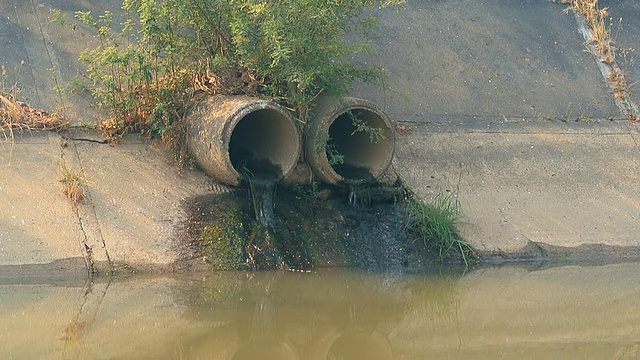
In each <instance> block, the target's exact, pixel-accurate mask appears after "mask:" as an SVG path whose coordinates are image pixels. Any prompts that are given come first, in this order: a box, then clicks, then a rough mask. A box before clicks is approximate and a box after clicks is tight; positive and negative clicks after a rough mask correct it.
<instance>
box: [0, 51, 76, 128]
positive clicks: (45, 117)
mask: <svg viewBox="0 0 640 360" xmlns="http://www.w3.org/2000/svg"><path fill="white" fill-rule="evenodd" d="M23 66H24V61H22V62H21V63H20V68H18V69H17V70H16V76H15V79H14V81H13V82H12V84H11V86H10V87H7V80H8V79H7V78H8V75H7V69H6V67H5V66H4V65H2V68H1V70H0V71H1V72H0V84H1V86H0V131H8V132H9V133H12V131H13V130H15V129H18V130H54V131H58V130H62V129H63V128H65V127H66V126H67V124H68V123H67V122H66V121H65V120H64V118H62V117H60V116H58V115H57V114H49V113H47V112H45V111H44V110H42V109H35V108H33V107H31V106H30V105H29V104H27V103H25V102H22V101H19V100H18V78H19V75H20V69H21V68H22V67H23ZM5 136H6V135H5Z"/></svg>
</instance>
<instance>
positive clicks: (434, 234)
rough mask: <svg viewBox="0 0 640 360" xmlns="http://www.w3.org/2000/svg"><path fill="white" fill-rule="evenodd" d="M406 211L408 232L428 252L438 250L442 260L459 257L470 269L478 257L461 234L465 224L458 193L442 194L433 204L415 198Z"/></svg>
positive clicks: (407, 203) (409, 201) (436, 197)
mask: <svg viewBox="0 0 640 360" xmlns="http://www.w3.org/2000/svg"><path fill="white" fill-rule="evenodd" d="M406 209H407V212H408V219H407V228H408V229H409V230H410V231H413V232H414V233H416V234H417V235H418V236H419V239H421V240H422V241H423V242H424V245H425V246H426V247H427V248H430V249H432V250H434V251H435V253H436V254H437V255H438V258H439V259H444V258H446V257H448V256H451V255H453V254H455V253H459V255H460V256H461V257H462V260H463V261H464V263H465V265H466V266H468V265H469V262H470V260H471V259H472V258H474V257H476V256H477V254H476V252H475V250H473V248H472V247H471V245H469V244H468V243H467V242H466V241H464V239H462V237H461V236H460V234H459V233H458V230H457V228H458V226H459V225H460V224H461V214H460V202H459V201H458V190H457V189H456V191H454V192H450V193H444V192H440V193H438V194H436V195H435V196H434V197H433V200H432V201H431V202H427V201H424V200H421V199H416V198H411V199H409V200H407V202H406Z"/></svg>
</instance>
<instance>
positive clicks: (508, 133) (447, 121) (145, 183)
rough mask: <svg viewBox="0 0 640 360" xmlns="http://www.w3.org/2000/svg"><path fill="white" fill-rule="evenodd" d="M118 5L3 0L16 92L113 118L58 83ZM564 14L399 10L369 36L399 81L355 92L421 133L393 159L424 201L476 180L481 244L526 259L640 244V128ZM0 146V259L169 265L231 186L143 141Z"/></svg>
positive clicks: (81, 115) (410, 6)
mask: <svg viewBox="0 0 640 360" xmlns="http://www.w3.org/2000/svg"><path fill="white" fill-rule="evenodd" d="M119 5H120V1H118V0H110V1H106V2H105V1H80V0H73V1H63V0H44V1H18V0H0V14H2V16H1V17H0V64H3V65H5V66H6V68H7V71H8V77H7V79H5V80H7V82H8V84H5V85H9V86H10V85H12V83H13V81H14V80H12V79H14V78H16V75H17V73H18V69H19V74H20V75H19V76H17V80H18V88H19V96H20V97H21V98H22V99H24V100H26V101H27V102H29V103H31V104H32V105H34V106H37V107H38V106H39V107H43V108H45V109H46V110H49V111H59V112H62V113H64V114H65V115H66V116H67V117H68V118H69V119H70V120H71V122H72V124H74V125H78V124H87V123H88V124H95V123H96V122H97V121H98V119H99V118H100V116H101V114H100V112H99V111H98V110H97V109H96V108H95V105H93V103H92V102H91V101H90V100H88V98H87V96H86V95H87V94H86V93H82V92H81V91H80V92H74V93H66V94H64V96H61V95H60V94H58V93H57V92H56V91H55V90H54V89H55V87H56V82H57V83H58V85H61V86H65V85H68V84H69V83H70V82H71V80H72V78H73V76H75V75H76V74H78V72H80V73H81V72H82V67H81V66H80V64H79V63H78V61H77V56H78V54H79V53H80V51H81V50H82V49H84V48H85V47H91V46H92V42H93V41H95V39H93V37H92V34H91V32H90V31H89V30H88V29H86V27H84V26H83V25H82V24H80V23H79V22H78V21H77V20H75V19H73V13H74V12H75V11H76V10H92V11H93V12H94V13H95V14H99V13H101V12H102V11H103V10H104V9H109V10H113V11H115V12H117V10H118V8H119ZM603 5H607V6H609V8H610V9H609V11H610V13H611V14H612V16H613V17H614V18H616V21H617V18H618V17H620V16H622V17H623V20H622V24H623V25H622V26H616V27H615V28H614V33H615V35H616V39H617V41H618V47H619V48H623V47H624V48H636V49H640V43H639V41H640V38H638V37H637V36H636V33H637V29H638V28H639V26H640V9H639V8H638V5H637V3H636V2H634V1H633V0H626V1H624V0H621V1H607V2H603ZM564 7H565V5H560V4H555V3H552V2H548V1H542V0H540V1H524V0H495V1H484V2H468V1H462V0H444V1H416V0H409V1H408V3H407V4H406V6H405V7H404V8H403V9H401V10H400V11H398V12H396V10H395V9H387V10H383V11H379V12H376V15H378V16H379V18H380V30H379V31H377V32H373V33H372V34H371V39H372V41H373V44H374V46H375V47H376V48H377V49H378V53H377V54H375V55H374V56H373V57H371V58H368V59H366V60H367V61H368V62H372V63H375V64H382V65H384V66H385V67H386V68H388V69H389V78H388V81H387V85H388V86H389V87H390V88H391V89H392V91H387V92H383V91H380V90H377V89H374V88H371V87H367V86H358V87H357V88H356V89H355V90H354V91H353V95H355V96H360V97H363V98H367V99H370V100H372V101H374V102H376V103H378V104H379V105H380V106H382V107H383V108H384V109H385V110H386V111H387V112H388V113H389V114H390V115H391V116H392V118H394V119H395V120H397V121H400V122H403V124H404V125H406V126H410V127H413V130H414V131H413V133H412V134H407V135H399V136H398V149H397V154H396V158H395V160H394V167H395V169H396V170H397V171H398V173H399V174H400V176H401V177H402V179H403V180H404V181H405V182H406V183H407V185H409V186H410V187H411V189H412V190H414V191H415V192H416V193H417V194H419V195H420V196H424V197H426V198H428V197H430V196H432V195H433V194H434V192H437V191H439V190H447V189H449V190H453V189H454V188H455V186H456V184H457V181H458V176H459V175H460V174H461V182H460V184H459V189H460V201H461V205H462V210H463V216H464V220H465V221H466V222H467V223H468V225H467V226H465V228H464V230H463V231H464V234H465V236H466V237H467V238H468V239H469V241H470V242H471V243H472V244H473V245H475V246H477V247H478V248H479V249H480V250H487V251H499V250H501V251H505V252H512V251H517V250H518V249H521V248H522V247H523V246H526V245H527V244H528V242H529V241H540V242H545V243H549V244H555V245H561V246H568V247H573V246H579V245H582V244H596V243H602V244H606V245H614V246H624V247H629V246H638V245H640V244H638V242H640V238H638V237H637V235H636V234H637V226H636V223H637V222H638V221H637V220H638V216H640V214H639V212H640V205H639V202H640V194H639V190H638V186H637V184H638V183H639V180H640V179H639V174H640V171H639V170H640V166H639V164H638V162H639V161H640V156H639V155H640V154H639V152H640V149H639V145H638V144H639V142H640V130H639V129H638V125H637V124H633V123H630V122H623V121H621V116H620V114H619V112H618V110H617V109H616V108H615V104H614V101H613V99H612V95H611V93H610V91H609V89H608V86H607V85H606V84H605V83H604V80H603V78H602V75H601V74H600V72H599V71H598V67H597V66H596V64H595V62H594V59H593V57H592V56H591V55H590V54H588V53H586V52H585V51H584V49H585V47H584V45H583V42H584V39H583V38H582V35H581V34H579V33H578V31H577V27H576V21H575V18H574V16H573V15H572V14H565V13H563V11H562V10H563V9H564ZM54 10H60V11H61V12H62V13H66V14H67V18H66V21H67V24H66V26H64V27H61V26H60V25H58V24H54V23H50V22H49V20H50V19H51V18H52V15H53V13H54ZM71 24H73V27H71V26H70V25H71ZM618 60H619V62H621V66H622V65H624V64H622V60H621V59H620V58H619V59H618ZM22 61H24V66H22V67H21V66H20V63H21V62H22ZM638 68H639V67H638V66H637V65H632V64H631V63H630V62H629V64H628V66H626V67H625V69H626V70H627V72H628V75H629V82H630V83H633V82H634V81H637V79H640V73H638ZM49 69H51V70H49ZM53 75H55V79H56V80H55V81H54V80H53V79H54V76H53ZM76 90H79V89H76ZM393 91H397V92H399V93H401V94H404V95H406V97H408V98H409V100H410V103H406V102H404V101H403V100H402V96H399V95H397V94H395V93H394V92H393ZM634 96H635V98H634V99H635V100H636V101H637V100H638V98H637V95H634ZM578 118H582V119H587V120H588V119H591V118H593V119H599V120H597V121H595V122H591V121H586V122H578V123H576V122H575V121H574V120H575V119H578ZM601 119H614V120H615V121H607V120H601ZM565 121H566V122H565ZM68 136H71V137H72V138H76V139H79V138H91V139H95V134H88V135H87V134H69V135H68ZM0 151H2V154H3V163H2V164H1V165H0V265H8V266H12V265H16V266H17V265H18V264H47V263H51V262H52V261H54V260H59V259H82V261H81V262H77V261H75V262H72V263H73V264H76V265H77V264H82V263H83V262H84V263H85V266H90V262H91V261H90V260H93V261H94V262H95V264H94V266H96V267H97V269H98V270H106V269H108V265H107V262H105V260H107V259H110V260H111V261H113V262H118V263H121V264H123V263H131V264H150V263H153V264H164V265H167V264H171V263H172V262H173V261H175V260H176V259H177V257H179V255H180V254H179V251H178V250H177V249H175V247H174V245H175V244H173V242H172V241H173V238H174V236H175V234H176V231H178V230H177V229H176V228H175V226H176V224H178V223H179V222H180V221H181V220H182V219H184V214H183V213H182V210H180V209H179V207H178V204H179V203H180V201H181V200H182V199H184V198H186V197H190V196H196V195H200V194H204V193H207V192H211V191H218V190H220V189H221V188H217V187H216V186H215V185H213V184H212V183H211V182H210V180H208V179H207V178H205V177H204V176H203V175H202V174H200V173H197V172H189V171H187V172H185V173H184V174H182V175H179V174H178V173H177V171H176V169H175V167H174V166H173V165H172V161H171V160H170V156H169V155H168V154H167V153H166V152H164V151H162V150H160V149H156V148H153V147H152V146H150V145H149V144H148V143H146V142H142V141H125V142H124V143H123V144H120V145H118V146H116V147H110V146H108V145H105V144H98V143H95V142H87V141H82V140H76V141H64V140H63V139H62V138H61V136H59V135H57V134H48V133H45V134H24V135H20V136H17V137H15V138H14V140H8V141H2V145H1V147H0ZM61 161H64V162H65V163H66V164H67V165H68V166H69V167H70V168H72V169H73V170H77V171H79V172H80V174H81V175H82V176H83V178H84V179H85V181H86V187H87V191H88V199H87V201H86V202H85V203H82V204H81V205H80V206H79V207H77V208H75V207H73V206H70V204H69V203H68V202H67V201H66V199H65V198H64V197H63V195H62V194H61V192H60V188H61V184H60V183H59V179H60V173H59V171H60V166H61V165H60V163H61ZM222 190H224V189H222ZM85 245H86V246H85ZM88 249H90V252H91V257H89V252H88ZM4 269H5V270H6V271H16V269H17V268H16V267H4Z"/></svg>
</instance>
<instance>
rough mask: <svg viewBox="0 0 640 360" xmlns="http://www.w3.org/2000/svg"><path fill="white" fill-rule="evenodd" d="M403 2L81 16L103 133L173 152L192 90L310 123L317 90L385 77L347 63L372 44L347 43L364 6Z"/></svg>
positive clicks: (265, 4) (149, 9)
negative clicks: (149, 140)
mask: <svg viewBox="0 0 640 360" xmlns="http://www.w3.org/2000/svg"><path fill="white" fill-rule="evenodd" d="M402 2H404V0H386V1H374V0H332V1H325V0H295V1H291V0H269V1H266V0H189V1H184V0H163V1H160V0H124V1H123V4H122V8H123V9H124V11H125V19H124V21H122V22H120V23H119V24H118V23H116V22H115V21H114V16H113V14H112V13H111V12H109V11H107V12H105V13H104V14H101V15H98V16H97V17H95V16H94V15H93V14H91V12H81V11H79V12H77V13H76V18H78V19H79V20H80V21H82V22H83V23H84V24H85V25H87V26H89V27H91V28H93V29H94V30H95V33H96V35H95V37H96V38H97V39H99V45H98V46H97V47H96V48H93V49H89V50H86V51H85V52H83V53H82V55H81V57H80V60H81V61H82V62H83V63H84V64H85V65H86V66H87V73H86V76H85V80H87V82H88V87H89V88H90V89H91V90H92V93H93V95H94V96H95V97H96V99H97V100H98V104H99V105H100V106H102V107H104V108H106V109H109V111H110V113H111V116H110V118H109V119H108V120H107V121H105V122H103V124H102V125H101V129H102V131H103V132H104V133H105V135H108V136H109V137H111V138H113V139H116V140H117V139H118V138H119V137H120V136H122V135H123V134H124V133H127V132H131V131H136V132H143V133H148V134H149V135H150V136H151V137H153V138H162V139H163V140H165V141H166V142H167V143H168V144H169V145H172V146H174V147H175V145H180V144H183V143H184V139H182V138H181V136H183V131H182V129H181V127H182V125H181V119H182V117H183V116H184V114H185V112H186V111H187V109H188V106H189V104H190V102H191V101H192V100H193V96H194V94H195V93H196V92H197V91H195V90H204V91H205V92H208V93H227V94H249V95H254V96H257V95H262V96H266V97H270V98H273V99H275V100H277V101H280V102H281V103H283V105H285V106H288V107H290V108H293V109H295V110H296V111H297V112H298V117H299V118H300V120H301V121H303V122H305V121H307V112H308V110H309V108H310V107H312V103H313V100H314V99H315V98H316V97H317V96H318V95H319V94H320V93H325V94H333V95H343V94H346V93H347V92H348V90H349V88H350V87H351V85H352V84H353V82H354V81H356V80H365V81H371V82H376V81H379V80H380V79H381V78H382V76H383V74H384V73H383V71H382V69H380V68H375V67H368V66H360V65H355V64H352V63H350V62H349V61H347V59H349V58H350V57H351V56H352V55H354V54H356V53H359V52H366V51H369V48H368V45H367V44H364V43H359V42H348V41H346V40H345V39H346V38H347V37H348V38H357V36H354V34H358V32H361V31H363V30H365V29H366V28H368V27H370V26H372V25H373V23H374V21H373V20H372V19H370V18H368V17H366V16H364V11H365V9H366V8H367V7H369V8H371V7H375V6H389V5H397V4H400V3H402ZM57 22H59V23H61V24H65V23H66V21H65V19H64V18H60V17H57ZM178 148H181V146H178ZM182 150H184V149H182Z"/></svg>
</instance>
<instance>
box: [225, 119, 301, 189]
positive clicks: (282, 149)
mask: <svg viewBox="0 0 640 360" xmlns="http://www.w3.org/2000/svg"><path fill="white" fill-rule="evenodd" d="M297 136H298V135H297V132H296V129H295V127H294V126H292V124H291V122H290V121H289V119H288V118H287V117H286V116H284V115H283V114H282V113H280V112H278V111H275V110H271V109H260V110H257V111H253V112H251V113H249V114H247V115H246V116H244V117H243V118H242V119H241V120H240V121H239V122H238V123H237V124H236V126H235V128H234V129H233V133H232V134H231V140H230V142H229V159H230V160H231V164H232V165H233V167H234V169H236V171H238V172H239V173H240V174H241V175H242V176H243V177H245V178H246V177H247V176H249V177H252V178H262V179H272V178H275V179H279V178H281V177H282V176H283V169H284V168H286V166H287V165H286V164H287V163H291V162H292V161H293V162H294V163H295V157H296V156H297V150H296V142H295V141H294V140H293V139H295V138H296V137H297ZM292 157H293V158H294V159H292Z"/></svg>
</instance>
